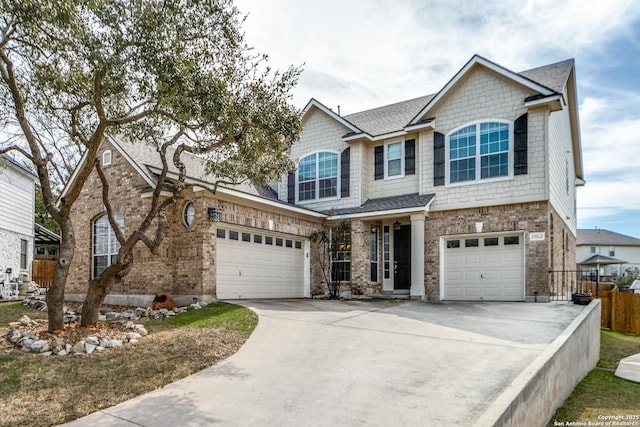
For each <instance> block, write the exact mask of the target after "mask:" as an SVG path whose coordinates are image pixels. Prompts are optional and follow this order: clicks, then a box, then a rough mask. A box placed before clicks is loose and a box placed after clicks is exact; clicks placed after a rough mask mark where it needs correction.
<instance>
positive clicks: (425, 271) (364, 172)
mask: <svg viewBox="0 0 640 427" xmlns="http://www.w3.org/2000/svg"><path fill="white" fill-rule="evenodd" d="M303 126H304V132H303V134H302V137H301V138H300V141H299V142H298V143H297V144H296V145H295V146H294V148H293V155H294V156H295V157H297V158H299V159H300V162H299V167H298V170H297V172H296V173H295V174H290V175H289V177H288V180H287V182H284V181H283V182H282V183H281V186H280V194H279V196H280V199H281V200H288V201H289V202H290V203H295V204H296V205H297V206H304V207H307V208H310V209H315V210H319V211H322V212H325V213H328V214H329V215H330V217H329V221H334V222H335V221H348V222H350V224H351V253H350V257H349V258H350V264H351V265H350V268H349V269H344V270H345V271H347V274H348V275H349V277H344V279H345V280H350V281H351V283H352V284H354V285H355V286H356V289H358V290H361V291H363V292H364V293H368V294H375V293H383V292H389V293H409V294H411V295H412V296H415V297H426V298H427V299H434V300H509V301H523V300H526V299H535V298H536V297H545V296H548V295H549V291H548V277H547V276H548V274H547V271H548V269H549V268H553V269H558V270H564V269H568V268H573V266H574V265H575V250H574V246H575V239H576V191H575V187H576V186H579V185H582V184H583V183H584V181H583V175H582V174H583V172H582V159H581V149H580V129H579V120H578V107H577V95H576V81H575V72H574V62H573V60H568V61H563V62H559V63H556V64H551V65H547V66H544V67H540V68H536V69H533V70H529V71H525V72H521V73H514V72H512V71H510V70H508V69H506V68H504V67H502V66H500V65H497V64H495V63H493V62H491V61H488V60H486V59H484V58H482V57H479V56H474V57H473V58H472V59H471V60H470V61H469V62H468V63H467V64H466V65H465V66H464V67H463V68H462V69H461V70H460V71H459V72H458V73H457V74H456V75H455V76H453V78H452V79H451V80H450V81H449V82H448V83H447V84H446V85H445V86H444V87H443V88H442V89H441V90H440V91H439V92H438V93H436V94H433V95H428V96H423V97H419V98H415V99H411V100H408V101H404V102H400V103H397V104H392V105H388V106H384V107H380V108H376V109H372V110H368V111H363V112H360V113H355V114H350V115H347V116H340V115H338V114H336V113H335V112H334V111H332V110H330V109H328V108H327V107H325V106H324V105H322V104H321V103H320V102H318V101H316V100H311V101H310V102H309V104H308V105H307V106H306V108H305V109H304V116H303Z"/></svg>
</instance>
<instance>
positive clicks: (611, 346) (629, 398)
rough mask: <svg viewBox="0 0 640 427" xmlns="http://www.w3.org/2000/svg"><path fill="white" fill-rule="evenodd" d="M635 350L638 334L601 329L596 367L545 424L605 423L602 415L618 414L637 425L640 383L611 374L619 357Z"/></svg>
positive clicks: (638, 347)
mask: <svg viewBox="0 0 640 427" xmlns="http://www.w3.org/2000/svg"><path fill="white" fill-rule="evenodd" d="M637 353H640V336H636V335H627V334H620V333H617V332H611V331H604V330H603V331H601V332H600V360H599V361H598V364H597V366H596V368H595V369H594V370H593V371H591V372H590V373H589V374H588V375H587V376H586V377H585V378H584V379H583V380H582V381H581V382H580V384H578V385H577V386H576V388H575V389H574V390H573V393H572V394H571V396H569V398H568V399H567V400H566V402H565V403H564V405H563V406H562V407H560V408H559V409H558V410H557V411H556V413H555V415H554V416H553V418H552V419H551V421H550V422H549V424H548V425H549V426H558V425H572V424H567V423H572V422H573V423H580V422H582V423H586V424H584V425H589V423H592V424H591V425H597V423H599V422H604V424H602V425H607V424H606V422H607V421H606V420H604V419H603V417H607V416H620V417H622V418H621V419H619V420H618V421H617V422H630V423H631V424H629V425H635V426H640V418H635V417H636V416H638V417H640V383H635V382H631V381H627V380H623V379H622V378H618V377H616V376H615V375H614V371H615V370H616V367H617V366H618V362H619V361H620V359H623V358H625V357H627V356H631V355H633V354H637ZM627 417H628V418H627ZM634 423H635V424H634ZM574 425H580V424H574ZM610 425H614V424H610ZM619 425H625V424H619Z"/></svg>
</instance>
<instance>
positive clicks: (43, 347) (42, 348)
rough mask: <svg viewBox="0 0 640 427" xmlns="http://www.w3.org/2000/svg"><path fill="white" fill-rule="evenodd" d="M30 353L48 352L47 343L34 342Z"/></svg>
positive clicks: (43, 341) (42, 341)
mask: <svg viewBox="0 0 640 427" xmlns="http://www.w3.org/2000/svg"><path fill="white" fill-rule="evenodd" d="M31 351H32V352H34V353H45V352H47V351H49V343H48V342H47V341H45V340H38V341H34V342H33V344H31Z"/></svg>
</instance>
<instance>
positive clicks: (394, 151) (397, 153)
mask: <svg viewBox="0 0 640 427" xmlns="http://www.w3.org/2000/svg"><path fill="white" fill-rule="evenodd" d="M402 148H403V147H402V142H394V143H391V144H387V146H386V153H385V154H386V161H385V176H386V177H387V178H393V177H396V176H397V177H400V176H403V175H404V167H403V165H402V163H403V160H404V156H403V154H402V152H403V149H402Z"/></svg>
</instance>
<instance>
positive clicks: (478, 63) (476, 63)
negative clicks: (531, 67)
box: [409, 55, 558, 125]
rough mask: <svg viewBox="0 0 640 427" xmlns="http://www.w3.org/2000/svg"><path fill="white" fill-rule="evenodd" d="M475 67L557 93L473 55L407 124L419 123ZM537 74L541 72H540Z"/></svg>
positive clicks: (545, 93) (548, 93)
mask: <svg viewBox="0 0 640 427" xmlns="http://www.w3.org/2000/svg"><path fill="white" fill-rule="evenodd" d="M476 67H485V68H487V69H489V70H491V71H493V72H495V73H497V74H499V75H501V76H503V77H505V78H507V79H510V80H511V81H513V82H515V83H517V84H519V85H522V86H524V87H526V88H528V89H530V90H532V91H534V92H537V93H539V94H540V95H541V96H543V97H547V96H551V95H557V94H558V93H557V92H556V91H554V90H553V89H550V88H548V87H546V86H545V85H543V84H541V83H539V82H536V81H533V80H531V79H530V78H528V77H526V76H523V75H521V74H518V73H515V72H513V71H511V70H508V69H507V68H504V67H503V66H501V65H498V64H496V63H494V62H491V61H489V60H488V59H485V58H483V57H481V56H479V55H474V56H473V57H472V58H471V59H470V60H469V61H468V62H467V63H466V64H465V65H464V66H463V67H462V68H461V69H460V71H458V72H457V73H456V75H455V76H453V78H452V79H451V80H449V81H448V82H447V84H446V85H444V87H443V88H442V89H441V90H440V91H439V92H438V93H437V94H436V95H435V96H434V97H432V98H431V99H430V100H429V102H428V103H427V104H426V105H425V106H424V107H423V108H422V109H421V110H420V111H419V112H418V114H416V115H415V117H414V118H413V119H412V120H411V121H410V122H409V125H416V124H419V123H420V122H421V121H422V120H423V119H424V118H425V117H428V116H429V114H430V112H431V111H432V110H433V109H434V108H435V107H436V106H437V105H438V104H439V103H440V102H441V101H442V100H443V99H444V98H446V97H447V95H448V94H449V93H450V92H451V91H452V90H454V89H455V88H456V87H457V86H458V84H459V83H460V82H461V81H462V80H463V79H464V78H465V76H467V75H468V74H469V73H471V72H473V70H474V69H475V68H476ZM539 74H543V73H542V72H540V73H539Z"/></svg>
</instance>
